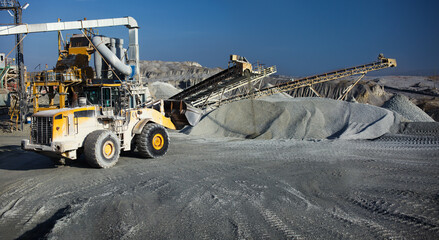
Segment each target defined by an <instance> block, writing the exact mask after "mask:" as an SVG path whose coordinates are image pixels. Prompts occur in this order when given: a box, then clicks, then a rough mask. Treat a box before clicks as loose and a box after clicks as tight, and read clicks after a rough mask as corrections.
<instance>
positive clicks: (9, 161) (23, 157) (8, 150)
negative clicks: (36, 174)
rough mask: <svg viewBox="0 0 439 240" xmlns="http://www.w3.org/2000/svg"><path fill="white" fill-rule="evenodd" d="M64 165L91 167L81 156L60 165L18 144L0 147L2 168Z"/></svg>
mask: <svg viewBox="0 0 439 240" xmlns="http://www.w3.org/2000/svg"><path fill="white" fill-rule="evenodd" d="M64 166H68V167H75V168H90V166H89V165H88V164H87V163H86V162H85V161H84V160H83V159H81V158H80V159H78V160H76V161H70V162H67V163H66V164H65V165H59V164H55V163H54V162H53V161H52V160H50V158H48V157H45V156H43V155H40V154H37V153H34V152H27V151H24V150H21V147H20V146H17V145H7V146H1V147H0V169H4V170H15V171H26V170H37V169H51V168H58V167H64Z"/></svg>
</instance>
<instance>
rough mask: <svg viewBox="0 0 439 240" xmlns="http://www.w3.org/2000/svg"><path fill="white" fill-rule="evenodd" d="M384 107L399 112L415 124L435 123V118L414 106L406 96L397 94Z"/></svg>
mask: <svg viewBox="0 0 439 240" xmlns="http://www.w3.org/2000/svg"><path fill="white" fill-rule="evenodd" d="M382 107H383V108H387V109H389V110H391V111H394V112H397V113H398V114H400V115H401V116H403V117H404V118H406V119H408V120H410V121H413V122H434V119H433V118H431V117H430V116H429V115H428V114H427V113H425V112H424V111H422V109H420V108H419V107H418V106H416V105H415V104H413V103H412V102H411V101H410V100H409V99H408V98H407V97H406V96H404V95H400V94H395V96H393V97H392V98H390V99H389V100H388V101H386V102H385V103H384V105H383V106H382Z"/></svg>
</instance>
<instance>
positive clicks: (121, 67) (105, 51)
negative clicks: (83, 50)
mask: <svg viewBox="0 0 439 240" xmlns="http://www.w3.org/2000/svg"><path fill="white" fill-rule="evenodd" d="M92 42H93V44H94V45H95V47H96V49H97V50H98V51H99V53H100V54H101V55H102V56H103V57H104V58H105V60H106V61H107V62H108V63H109V64H110V65H111V66H113V67H114V68H116V69H117V70H118V71H119V72H121V73H122V74H124V75H126V76H129V77H130V78H132V77H134V75H135V74H136V66H129V65H125V64H124V63H123V62H122V61H121V60H120V59H119V58H118V57H117V56H116V54H114V53H113V52H112V51H111V50H110V49H109V48H108V47H107V46H105V43H104V42H103V38H102V37H101V36H96V37H94V38H93V40H92ZM99 53H95V54H99Z"/></svg>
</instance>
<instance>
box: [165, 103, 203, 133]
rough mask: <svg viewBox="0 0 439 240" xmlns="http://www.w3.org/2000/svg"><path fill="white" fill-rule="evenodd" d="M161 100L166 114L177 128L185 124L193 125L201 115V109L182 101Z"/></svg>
mask: <svg viewBox="0 0 439 240" xmlns="http://www.w3.org/2000/svg"><path fill="white" fill-rule="evenodd" d="M163 102H164V110H165V114H166V116H169V117H170V118H171V121H172V123H174V125H175V126H176V128H177V129H182V128H183V127H185V126H187V125H191V126H195V125H196V124H197V123H198V122H199V121H200V119H201V116H202V115H203V111H202V110H200V109H198V108H196V107H193V106H191V105H189V104H187V103H185V102H183V101H178V100H164V101H163Z"/></svg>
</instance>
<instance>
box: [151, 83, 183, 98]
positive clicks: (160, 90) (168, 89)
mask: <svg viewBox="0 0 439 240" xmlns="http://www.w3.org/2000/svg"><path fill="white" fill-rule="evenodd" d="M148 88H149V92H150V93H151V97H152V98H154V99H168V98H170V97H172V96H174V95H175V94H177V93H179V92H180V91H181V90H180V89H177V88H176V87H174V86H172V85H171V84H169V83H164V82H153V83H150V84H149V85H148Z"/></svg>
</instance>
